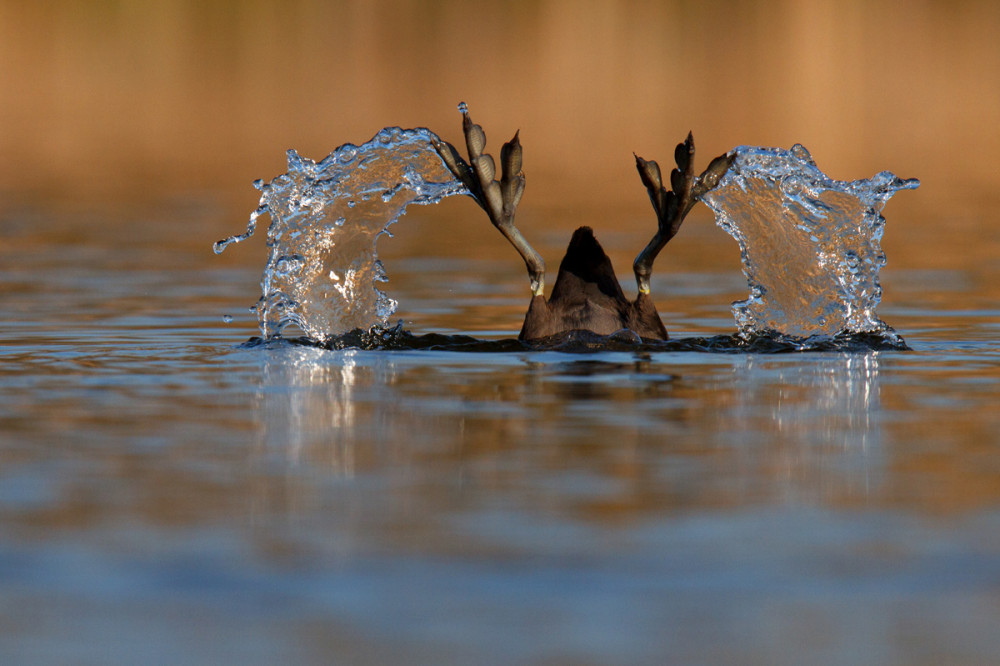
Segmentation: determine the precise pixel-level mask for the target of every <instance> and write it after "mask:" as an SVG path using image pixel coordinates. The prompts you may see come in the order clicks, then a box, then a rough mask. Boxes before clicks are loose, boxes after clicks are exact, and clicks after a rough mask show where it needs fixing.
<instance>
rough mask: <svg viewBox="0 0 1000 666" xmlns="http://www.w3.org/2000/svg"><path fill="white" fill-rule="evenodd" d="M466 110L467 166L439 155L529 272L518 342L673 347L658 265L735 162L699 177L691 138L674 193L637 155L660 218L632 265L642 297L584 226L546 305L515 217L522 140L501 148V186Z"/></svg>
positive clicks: (447, 148) (681, 148) (456, 157)
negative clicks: (558, 338)
mask: <svg viewBox="0 0 1000 666" xmlns="http://www.w3.org/2000/svg"><path fill="white" fill-rule="evenodd" d="M459 108H460V109H461V111H462V131H463V134H465V145H466V149H467V151H468V156H469V159H468V161H466V160H465V159H464V158H463V157H462V155H461V154H460V153H459V152H458V150H457V149H456V148H455V147H454V146H453V145H451V144H450V143H448V142H447V141H444V140H440V139H439V140H437V141H434V142H433V145H434V149H435V150H436V151H437V153H438V154H439V155H440V156H441V159H442V160H444V163H445V165H446V166H447V167H448V169H449V170H450V171H451V172H452V174H454V176H455V177H456V178H458V179H459V180H460V181H461V182H462V183H463V184H464V185H465V187H466V189H468V191H469V194H470V195H471V196H472V197H473V199H475V200H476V203H478V204H479V206H480V207H481V208H482V209H483V210H484V211H486V214H487V215H488V216H489V218H490V221H491V222H492V223H493V226H495V227H496V228H497V229H499V230H500V233H502V234H503V235H504V237H505V238H506V239H507V240H508V241H509V242H510V244H511V245H513V246H514V248H515V249H516V250H517V251H518V253H520V255H521V257H522V258H523V259H524V263H525V264H526V265H527V267H528V276H529V278H530V281H531V294H532V297H531V302H530V303H529V305H528V312H527V314H526V315H525V316H524V325H523V326H522V327H521V333H520V335H519V336H518V338H519V339H520V340H527V341H530V340H540V339H542V338H547V337H549V336H552V335H556V334H558V333H563V332H566V331H573V330H586V331H591V332H593V333H597V334H598V335H610V334H612V333H615V332H616V331H620V330H621V329H629V330H631V331H633V332H634V333H636V334H638V335H639V336H640V337H642V338H644V339H649V340H666V339H667V338H668V334H667V329H666V328H665V327H664V326H663V321H662V320H661V319H660V315H659V313H658V312H657V311H656V305H655V303H654V302H653V298H652V296H650V294H649V276H650V274H651V273H652V269H653V261H654V260H655V259H656V256H657V255H658V254H659V253H660V250H662V249H663V247H664V246H665V245H666V244H667V243H668V242H669V241H670V239H671V238H673V237H674V236H675V235H676V234H677V231H678V230H679V229H680V226H681V223H682V222H683V221H684V218H685V216H687V214H688V212H689V211H690V210H691V208H692V207H693V206H694V204H695V203H696V202H697V201H698V199H699V198H700V197H701V196H702V195H704V194H705V193H707V192H708V191H709V190H711V189H713V188H714V187H716V186H717V185H718V183H719V180H720V179H721V178H722V176H723V175H725V173H726V171H727V170H728V169H729V167H730V165H731V164H732V162H733V159H734V157H735V155H734V154H728V153H727V154H725V155H720V156H719V157H716V158H715V159H714V160H712V162H711V163H710V164H709V165H708V168H707V169H706V170H705V171H704V172H703V173H702V174H701V175H700V176H697V177H696V176H695V175H694V165H693V162H694V138H693V137H692V136H691V134H690V133H689V134H688V136H687V139H686V140H685V141H684V142H683V143H680V144H678V145H677V148H676V149H675V150H674V161H675V162H676V164H677V168H676V169H673V170H672V171H671V173H670V186H671V190H667V189H666V188H665V187H664V186H663V181H662V178H661V176H660V167H659V165H657V163H656V162H654V161H652V160H649V161H647V160H644V159H642V158H641V157H639V156H638V155H636V156H635V165H636V168H637V169H638V171H639V177H640V178H641V179H642V183H643V185H644V186H645V187H646V190H647V192H648V193H649V200H650V201H651V202H652V204H653V210H654V211H655V212H656V218H657V230H656V233H655V234H654V235H653V238H652V240H650V241H649V243H648V244H647V245H646V247H645V248H644V249H643V250H642V251H641V252H640V253H639V255H638V256H637V257H636V258H635V262H634V263H633V265H632V268H633V269H634V271H635V279H636V282H637V283H638V286H639V293H638V296H637V297H636V299H635V300H634V301H630V300H628V299H627V298H626V297H625V294H624V293H623V292H622V288H621V285H620V284H619V283H618V278H617V277H616V276H615V270H614V268H613V267H612V266H611V260H610V259H609V258H608V255H607V254H606V253H605V252H604V249H603V248H601V245H600V243H598V242H597V239H596V238H595V237H594V232H593V231H592V230H591V229H590V227H580V228H579V229H577V230H576V231H575V232H574V233H573V237H572V238H571V239H570V242H569V247H567V248H566V255H565V256H564V257H563V260H562V263H561V264H560V265H559V274H558V276H557V277H556V283H555V286H553V288H552V294H551V295H550V296H549V297H548V299H546V298H545V261H544V260H543V259H542V257H541V255H539V254H538V252H536V251H535V250H534V248H532V247H531V246H530V245H529V244H528V242H527V240H525V238H524V236H523V235H522V234H521V232H520V231H519V230H518V228H517V227H516V226H514V213H515V211H516V210H517V205H518V203H519V202H520V200H521V195H522V194H523V193H524V173H523V172H522V171H521V156H522V150H521V142H520V140H519V138H518V136H519V133H515V134H514V138H513V139H511V140H510V141H508V142H507V143H505V144H504V145H503V147H502V148H501V149H500V165H501V174H500V180H496V179H495V176H496V164H495V162H494V160H493V157H492V156H491V155H488V154H486V153H484V152H483V151H484V149H485V148H486V134H485V132H483V128H482V127H480V126H479V125H477V124H475V123H473V122H472V118H471V117H470V116H469V112H468V109H467V108H466V106H465V105H464V104H463V105H461V106H460V107H459Z"/></svg>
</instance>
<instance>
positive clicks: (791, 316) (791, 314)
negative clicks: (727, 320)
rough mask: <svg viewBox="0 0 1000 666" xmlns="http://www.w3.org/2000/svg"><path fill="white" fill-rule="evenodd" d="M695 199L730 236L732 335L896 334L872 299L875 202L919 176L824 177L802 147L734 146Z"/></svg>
mask: <svg viewBox="0 0 1000 666" xmlns="http://www.w3.org/2000/svg"><path fill="white" fill-rule="evenodd" d="M733 152H735V153H736V160H735V161H734V163H733V165H732V167H731V168H730V170H729V171H728V172H727V173H726V175H725V176H724V177H723V179H722V181H721V182H720V183H719V186H718V187H717V188H716V189H714V190H712V191H711V192H709V193H708V194H707V195H705V196H704V197H703V198H702V200H703V201H704V202H705V203H706V204H708V206H709V207H710V208H712V210H713V211H714V212H715V215H716V223H717V224H719V226H721V227H722V228H723V229H725V230H726V231H727V232H728V233H729V234H730V235H731V236H732V237H733V238H735V239H736V241H737V242H738V243H739V245H740V256H741V258H742V261H743V272H744V274H745V275H746V277H747V284H748V286H749V288H750V296H749V298H748V299H747V300H745V301H737V302H736V303H733V315H734V316H735V317H736V324H737V327H738V330H739V335H741V336H742V337H744V338H750V337H754V336H761V335H770V336H774V335H778V336H789V337H792V338H800V339H803V338H810V337H815V336H830V337H832V336H837V335H844V334H869V335H871V334H874V335H876V336H881V337H883V338H885V339H886V340H887V341H898V342H899V343H900V344H901V345H902V341H901V340H899V338H898V336H896V335H895V333H894V332H893V330H892V329H891V328H890V327H889V326H888V325H887V324H886V323H885V322H883V321H881V320H880V319H879V318H878V316H877V314H876V312H875V308H876V307H877V306H878V304H879V301H880V300H881V297H882V288H881V286H880V285H879V270H880V269H881V268H882V266H883V265H885V255H884V254H883V253H882V249H881V245H880V241H881V239H882V232H883V229H884V225H885V218H883V217H882V215H881V211H882V208H883V207H884V206H885V204H886V202H887V201H888V200H889V198H890V197H892V195H893V194H895V193H896V192H898V191H899V190H906V189H914V188H916V187H917V186H918V185H919V184H920V183H919V181H917V180H915V179H910V180H904V179H901V178H899V177H897V176H895V175H894V174H892V173H889V172H888V171H883V172H882V173H880V174H878V175H876V176H875V177H874V178H871V179H869V180H858V181H854V182H845V181H837V180H833V179H831V178H829V177H828V176H827V175H826V174H824V173H823V172H822V171H820V170H819V168H817V166H816V163H815V162H814V161H813V159H812V156H811V155H810V154H809V151H807V150H806V149H805V148H804V147H803V146H801V145H796V146H794V147H793V148H792V149H791V150H782V149H779V148H757V147H751V146H741V147H739V148H735V149H734V151H733Z"/></svg>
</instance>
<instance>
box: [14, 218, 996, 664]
mask: <svg viewBox="0 0 1000 666" xmlns="http://www.w3.org/2000/svg"><path fill="white" fill-rule="evenodd" d="M198 211H200V213H199V212H198ZM198 215H201V216H202V218H201V219H203V221H204V222H205V225H206V229H208V230H207V231H206V232H205V236H204V237H203V238H188V237H182V236H179V235H176V234H173V233H171V232H170V231H169V229H170V228H171V227H170V225H169V224H161V223H163V222H168V223H169V222H171V221H174V222H178V221H180V220H187V221H190V220H191V218H192V216H194V217H195V218H198ZM692 215H693V218H692V220H690V221H689V223H688V225H686V227H685V229H684V230H683V231H682V233H681V235H679V236H678V238H677V239H676V241H675V243H674V244H671V246H670V247H668V249H667V250H666V251H665V253H664V256H663V257H662V258H661V259H660V261H659V262H658V264H657V271H656V272H655V273H654V279H653V293H654V295H655V296H656V298H657V303H658V305H659V307H660V311H661V313H662V314H663V317H664V320H665V322H666V324H667V327H668V329H669V330H670V331H671V334H672V335H673V337H675V338H685V337H695V336H712V335H718V334H728V333H732V332H733V329H734V323H733V318H732V315H731V313H730V303H731V302H732V301H733V300H736V299H739V298H742V297H744V296H745V293H746V287H745V281H744V279H743V277H742V275H741V273H740V268H739V261H738V252H735V251H734V249H733V247H732V246H733V244H732V242H731V240H730V239H728V238H726V237H725V236H724V235H722V234H721V232H719V230H717V229H715V228H714V227H713V226H712V224H711V221H710V219H709V218H708V216H707V214H706V213H705V211H704V209H702V213H701V215H702V216H701V217H694V215H695V214H692ZM150 216H152V219H153V221H154V222H157V223H156V224H151V223H150V219H151V217H150ZM407 218H408V219H407V224H408V225H409V226H407V227H406V228H405V229H404V228H402V227H401V228H400V231H399V233H398V234H397V236H398V238H397V239H395V241H396V242H398V245H390V244H387V245H386V252H385V257H384V258H385V261H386V264H387V268H388V269H389V274H390V276H391V277H390V283H389V286H390V287H391V288H392V296H393V298H396V299H398V300H399V302H400V304H401V307H400V310H399V311H398V313H397V316H399V317H401V318H402V319H403V321H404V324H405V325H406V326H407V328H409V329H411V330H413V331H415V332H418V333H443V334H449V335H450V334H465V335H472V336H475V337H477V338H480V339H487V340H491V339H492V340H500V339H505V338H511V337H514V336H515V335H516V331H517V329H518V327H519V326H520V316H521V315H522V314H523V308H524V307H525V306H526V304H527V300H528V289H527V284H526V279H525V276H524V274H523V265H521V263H520V260H519V259H518V258H517V256H516V255H515V254H514V253H513V251H512V250H510V248H509V247H507V246H506V244H504V243H503V241H502V239H495V238H494V236H493V235H492V233H490V232H492V229H487V230H485V231H484V232H482V233H480V231H479V230H477V229H474V228H471V227H469V226H468V225H470V224H483V225H485V226H487V227H488V223H487V222H486V220H485V219H482V218H481V217H480V213H479V212H478V211H477V210H476V209H475V207H474V206H472V205H471V203H470V202H463V201H460V200H457V199H456V200H450V201H448V202H445V203H442V204H441V205H440V206H437V207H420V208H418V209H413V210H410V211H409V212H408V214H407ZM233 219H238V216H237V217H230V218H228V219H226V218H224V217H223V218H222V219H219V217H218V216H217V214H216V213H215V212H213V211H212V210H211V209H206V208H202V207H199V206H193V207H191V208H184V209H183V210H180V211H178V210H176V209H174V208H167V209H165V210H161V211H157V212H155V213H145V212H144V213H143V214H141V215H137V214H134V213H128V212H124V213H123V212H120V211H112V212H105V213H101V212H98V213H93V214H91V215H89V216H84V217H78V216H69V217H62V216H60V215H59V214H57V213H53V212H50V211H46V210H34V211H32V210H28V211H22V212H19V213H17V214H13V213H11V214H7V215H6V216H5V217H4V218H2V220H0V224H2V225H3V226H2V229H3V233H4V236H5V238H6V239H7V240H8V241H9V242H7V243H5V244H4V245H3V246H2V249H0V267H2V268H0V285H2V286H0V310H2V312H3V320H4V322H5V323H4V325H3V326H2V327H0V456H2V460H3V461H4V462H3V465H2V467H0V590H2V594H0V656H2V657H3V661H5V662H9V663H66V662H70V663H122V664H124V663H192V662H193V663H236V662H239V663H262V664H263V663H274V662H276V661H296V662H303V663H330V662H348V663H372V664H375V663H402V662H405V663H426V664H439V663H448V662H460V663H461V662H465V663H469V662H474V663H487V664H488V663H497V664H501V663H503V664H507V663H553V662H555V663H581V664H599V663H600V664H603V663H648V664H654V663H655V664H659V663H665V662H669V661H674V662H683V663H706V662H712V663H843V664H849V663H850V664H853V663H872V662H880V663H899V664H904V663H905V664H937V663H943V662H947V663H970V664H971V663H984V662H990V661H995V660H996V659H997V658H998V656H1000V638H998V637H997V633H996V631H995V627H996V626H997V625H998V623H1000V603H998V601H1000V466H998V463H997V461H998V460H1000V457H998V455H997V454H998V445H1000V439H998V437H997V435H996V433H997V432H998V431H1000V416H998V415H997V412H996V410H995V408H994V407H995V405H996V404H998V402H1000V388H998V386H1000V384H998V378H1000V346H998V344H997V342H996V339H997V332H998V330H1000V310H998V309H997V308H996V305H995V303H993V302H991V301H990V299H989V298H984V297H983V296H982V294H984V293H987V294H988V293H990V292H989V286H988V284H987V282H988V281H989V279H991V278H992V277H993V276H994V273H992V272H990V269H989V267H988V266H987V267H984V266H983V265H945V266H934V267H930V266H928V267H926V268H906V267H902V268H899V269H898V270H895V271H894V270H893V268H892V267H893V259H894V257H895V256H897V255H894V254H893V253H891V252H890V253H889V258H890V263H889V266H888V267H887V269H886V270H885V271H884V272H883V277H882V284H883V287H884V289H885V298H884V300H883V304H882V307H881V309H880V311H879V313H880V316H881V317H882V318H883V319H884V320H886V321H887V322H889V323H890V324H891V325H892V326H893V327H894V328H895V329H896V330H897V331H898V332H900V333H901V334H902V335H903V336H904V337H905V338H906V341H907V342H908V343H909V345H910V346H911V347H912V348H913V351H910V352H857V353H802V354H782V355H766V354H711V353H699V352H685V351H667V352H649V351H642V352H628V351H614V352H600V353H598V352H584V353H563V352H556V351H547V352H530V351H520V352H511V353H493V354H480V353H466V352H458V351H431V350H410V351H360V350H340V351H331V350H324V349H317V348H309V347H303V346H299V345H292V344H289V343H285V342H277V343H271V344H269V345H265V346H258V347H256V348H252V349H247V348H244V347H241V344H242V343H243V342H244V341H245V340H247V339H248V338H249V337H250V336H251V335H255V334H256V333H257V330H256V328H257V322H256V320H255V318H254V317H253V316H252V315H251V314H250V313H248V312H246V306H247V305H248V304H249V303H252V302H253V300H254V298H256V295H258V294H259V291H257V282H258V278H259V275H260V264H261V262H262V260H263V257H264V253H265V249H264V248H263V247H262V244H258V245H256V246H255V245H253V244H252V243H251V244H247V245H246V247H245V248H244V247H241V250H246V251H247V255H248V258H247V259H246V260H243V259H241V258H240V257H237V258H236V259H232V258H230V257H229V255H230V254H231V253H227V254H226V255H225V256H224V257H223V258H221V259H220V258H216V257H214V256H213V255H212V254H211V251H210V250H209V249H208V244H210V243H211V241H213V240H216V239H217V238H219V237H221V235H220V232H224V231H225V230H227V229H230V228H231V224H232V220H233ZM893 222H895V220H893ZM411 223H412V224H411ZM552 223H553V226H552V228H553V229H566V228H572V226H574V225H575V224H577V223H590V224H592V225H593V226H594V227H595V228H596V229H597V230H598V236H599V238H601V240H602V243H604V244H605V246H606V247H607V248H608V250H609V253H610V254H611V255H612V258H613V259H614V260H615V262H616V264H618V266H619V269H621V268H623V267H625V266H627V263H625V262H627V261H628V260H629V259H630V258H631V256H632V255H634V253H635V251H636V249H637V248H638V247H641V246H642V245H643V244H644V243H645V242H646V240H648V237H647V236H648V232H649V231H650V229H649V228H648V227H649V225H650V224H651V223H652V220H651V219H650V217H649V216H648V213H643V214H642V216H637V217H636V218H635V219H632V218H627V219H625V220H623V222H622V225H621V227H620V228H618V229H617V230H616V229H612V228H611V227H610V226H609V225H607V224H606V223H605V224H604V225H603V226H602V219H601V218H600V217H598V216H597V215H595V219H585V220H581V219H580V218H579V216H573V217H572V218H560V217H558V215H557V216H556V217H555V219H554V220H552ZM522 224H524V226H525V227H526V228H531V227H530V224H531V217H530V215H526V216H525V217H524V222H523V223H522ZM903 224H904V223H902V222H900V226H902V225H903ZM133 226H134V227H137V228H141V229H143V230H144V231H143V233H135V234H127V233H121V232H120V230H121V229H128V228H132V227H133ZM467 228H468V229H469V231H468V232H467V233H466V235H463V236H462V241H461V242H460V243H457V245H458V247H456V243H455V242H454V238H455V237H456V236H457V235H458V233H457V232H458V231H461V230H462V229H467ZM102 229H105V230H104V231H102ZM115 230H119V231H115ZM408 230H409V231H408ZM602 230H604V233H603V234H602V233H601V232H602ZM632 230H636V231H634V232H633V231H632ZM493 233H495V232H493ZM892 234H893V226H892V225H890V226H889V228H888V230H887V238H888V237H891V236H892ZM897 238H899V237H897ZM532 239H533V240H535V239H538V241H537V243H538V245H537V247H538V249H539V250H540V251H541V252H542V253H543V254H544V255H545V256H546V257H547V258H548V259H549V262H550V264H552V263H555V260H556V259H557V256H556V255H558V254H559V252H560V251H561V250H562V248H563V246H564V244H565V242H566V241H567V239H568V233H564V232H562V231H560V232H558V233H557V232H556V231H552V232H545V233H541V232H539V233H535V234H534V235H533V236H532ZM384 240H385V239H384ZM918 241H920V239H919V238H909V239H901V240H900V242H912V243H917V242H918ZM944 242H950V243H960V242H962V241H960V240H956V239H948V240H946V241H944ZM977 242H978V241H974V240H972V239H970V240H969V241H968V243H970V244H973V243H977ZM675 244H676V246H675ZM682 244H683V245H682ZM390 248H392V249H391V251H390ZM970 248H971V245H970ZM907 249H908V248H907V247H900V246H897V250H896V252H898V254H899V256H907V252H906V250H907ZM671 253H673V254H671ZM692 254H693V255H697V256H699V257H714V259H711V260H707V259H706V260H705V261H704V263H702V264H698V265H693V264H691V263H690V262H689V261H688V260H686V259H685V257H686V256H689V255H692ZM249 255H253V256H252V257H250V256H249ZM668 257H669V258H668ZM713 262H714V263H713ZM904 266H905V264H904ZM661 267H662V268H661ZM628 291H629V292H631V290H630V289H628ZM225 314H231V315H233V316H234V321H233V322H232V323H229V324H226V323H224V322H223V315H225Z"/></svg>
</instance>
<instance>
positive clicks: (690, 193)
mask: <svg viewBox="0 0 1000 666" xmlns="http://www.w3.org/2000/svg"><path fill="white" fill-rule="evenodd" d="M734 158H735V155H731V154H728V153H727V154H725V155H720V156H718V157H716V158H715V159H714V160H712V162H711V164H709V165H708V168H707V169H705V171H704V172H703V173H702V174H701V175H700V176H698V177H697V178H696V177H695V175H694V137H693V136H692V135H691V134H690V133H688V136H687V139H685V141H684V143H679V144H677V148H676V149H674V161H675V162H676V163H677V168H676V169H674V170H672V171H671V172H670V187H671V188H672V189H671V190H667V189H666V188H665V187H664V186H663V179H662V177H661V176H660V166H659V165H658V164H657V163H656V162H654V161H653V160H649V161H646V160H644V159H642V158H641V157H639V156H638V155H636V156H635V166H636V169H638V170H639V177H640V178H641V179H642V184H643V185H645V186H646V191H647V192H649V200H650V201H651V202H652V204H653V210H655V211H656V219H657V230H656V234H655V235H654V236H653V239H652V240H651V241H649V244H648V245H646V247H645V248H644V249H643V250H642V252H640V253H639V256H637V257H636V258H635V262H634V263H633V264H632V268H633V269H634V270H635V280H636V282H637V283H638V284H639V293H640V294H648V293H649V276H650V274H651V273H652V272H653V261H655V260H656V255H658V254H659V253H660V250H662V249H663V246H664V245H666V244H667V243H668V242H669V241H670V239H671V238H673V237H674V236H675V235H676V234H677V231H678V230H679V229H680V228H681V223H682V222H683V221H684V218H685V217H686V216H687V214H688V212H690V210H691V208H693V207H694V205H695V203H697V201H698V199H699V198H701V197H702V196H703V195H704V194H706V193H707V192H708V191H709V190H712V189H714V188H715V187H716V186H717V185H718V184H719V181H720V180H721V179H722V176H724V175H725V173H726V171H728V170H729V167H730V165H732V163H733V159H734Z"/></svg>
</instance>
